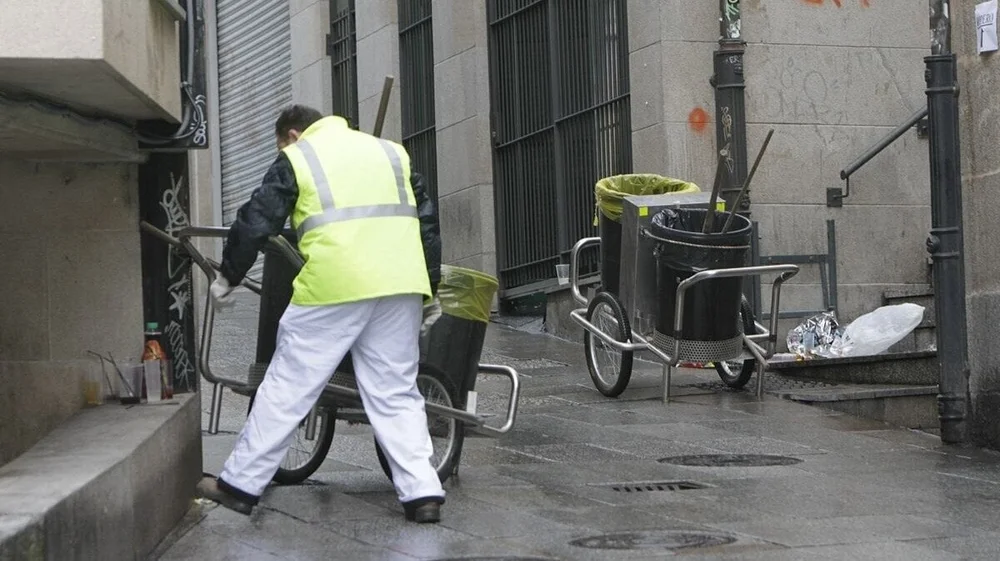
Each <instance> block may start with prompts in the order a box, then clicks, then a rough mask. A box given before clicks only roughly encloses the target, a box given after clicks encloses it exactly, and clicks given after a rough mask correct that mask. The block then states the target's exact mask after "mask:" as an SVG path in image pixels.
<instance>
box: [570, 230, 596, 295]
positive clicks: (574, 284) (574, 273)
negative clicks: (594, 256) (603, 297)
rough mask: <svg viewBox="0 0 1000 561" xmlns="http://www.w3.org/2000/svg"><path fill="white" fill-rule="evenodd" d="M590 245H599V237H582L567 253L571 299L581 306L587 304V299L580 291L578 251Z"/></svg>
mask: <svg viewBox="0 0 1000 561" xmlns="http://www.w3.org/2000/svg"><path fill="white" fill-rule="evenodd" d="M592 245H598V246H599V245H601V238H583V239H581V240H580V241H578V242H576V244H574V245H573V250H572V251H571V252H570V254H569V284H570V290H571V291H572V292H573V299H574V300H576V301H577V302H579V303H580V305H581V306H586V305H587V299H586V298H584V296H583V293H582V292H580V252H581V251H583V250H584V249H585V248H587V247H590V246H592Z"/></svg>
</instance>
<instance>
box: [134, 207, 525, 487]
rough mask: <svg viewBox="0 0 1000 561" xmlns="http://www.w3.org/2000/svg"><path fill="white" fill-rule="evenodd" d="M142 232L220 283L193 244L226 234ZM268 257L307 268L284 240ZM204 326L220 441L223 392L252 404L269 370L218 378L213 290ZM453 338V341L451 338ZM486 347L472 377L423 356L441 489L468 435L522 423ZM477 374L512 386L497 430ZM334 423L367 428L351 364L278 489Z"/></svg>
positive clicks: (306, 469)
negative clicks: (479, 396)
mask: <svg viewBox="0 0 1000 561" xmlns="http://www.w3.org/2000/svg"><path fill="white" fill-rule="evenodd" d="M141 227H142V229H143V230H144V231H145V232H147V233H149V234H151V235H153V236H155V237H156V238H158V239H160V240H162V241H164V242H166V243H167V244H169V245H170V246H171V247H172V248H173V249H172V250H174V251H178V252H181V253H183V254H185V255H187V256H189V257H190V258H191V259H192V260H193V262H194V263H195V264H197V265H198V268H199V269H201V271H202V272H203V273H204V274H205V276H206V277H207V279H208V281H209V283H211V282H212V281H213V280H214V279H215V276H216V274H217V271H218V269H219V264H218V263H216V262H214V261H212V260H211V259H208V258H207V257H205V256H204V255H203V254H202V253H201V252H200V251H198V249H197V248H196V247H195V246H194V245H193V243H192V239H194V238H224V237H225V236H226V235H227V233H228V229H227V228H218V227H187V228H184V229H181V230H179V231H177V232H175V234H176V237H175V236H174V235H170V234H168V233H166V232H164V231H163V230H160V229H158V228H156V227H155V226H152V225H151V224H149V223H147V222H142V223H141ZM267 250H268V251H270V252H272V253H275V254H277V255H280V256H281V257H282V258H284V259H287V261H288V262H289V263H291V264H292V266H293V270H294V271H296V272H297V271H298V270H299V269H301V267H302V265H303V264H304V261H303V258H302V256H301V254H299V252H298V251H297V250H296V249H295V247H294V246H293V245H292V244H291V243H290V242H289V241H288V240H287V239H285V238H284V237H282V236H276V237H272V238H270V239H269V240H268V243H267ZM242 286H244V287H245V288H247V289H249V290H250V291H251V292H253V293H255V294H257V295H258V296H262V292H263V291H264V287H263V286H262V283H261V282H257V281H254V280H251V279H245V280H244V281H243V282H242ZM439 296H440V291H439ZM442 298H443V296H442ZM442 307H443V308H445V316H442V318H445V317H447V314H448V311H447V306H446V303H445V302H442ZM202 321H203V323H202V331H201V340H200V345H199V348H198V368H199V370H200V372H201V374H202V376H203V377H204V378H205V380H207V381H208V382H209V383H210V384H212V406H211V411H210V416H209V426H208V432H209V434H213V435H214V434H217V433H218V431H219V420H220V416H221V412H222V392H223V389H224V388H226V389H229V390H232V391H233V392H234V393H236V394H238V395H242V396H245V397H249V398H250V399H251V405H252V400H253V396H254V395H255V393H256V391H257V387H258V386H259V384H260V381H261V379H262V378H263V373H264V370H266V365H260V364H255V365H251V367H250V374H249V376H248V379H246V380H238V379H231V378H224V377H221V376H216V375H215V374H213V373H212V368H211V366H210V360H209V359H210V354H211V347H212V332H213V327H214V325H215V309H214V307H213V305H212V301H211V295H210V294H208V291H206V295H205V306H204V315H203V320H202ZM443 323H447V322H442V321H441V320H438V323H436V324H435V325H434V326H433V327H432V328H431V330H430V334H429V335H428V338H425V339H424V341H423V342H422V347H426V341H427V340H428V339H429V340H434V339H435V330H436V329H438V327H439V326H440V325H442V324H443ZM442 329H443V328H442ZM482 329H483V334H484V335H485V326H482ZM446 335H447V334H446ZM449 338H451V339H454V338H453V337H449ZM481 344H482V341H481V340H480V347H479V349H477V350H474V352H471V353H469V354H470V356H471V361H466V362H468V363H470V368H471V369H472V371H470V372H445V371H444V370H443V368H446V367H443V366H442V365H441V364H440V363H436V364H435V363H433V361H427V360H425V354H424V353H423V352H422V353H421V363H420V368H419V372H418V375H417V387H418V389H419V391H420V393H421V394H422V395H423V396H424V399H425V401H426V405H425V410H426V412H427V418H428V419H427V420H428V428H429V431H430V433H431V441H432V446H433V456H432V458H431V461H432V464H433V465H434V467H435V469H436V471H437V473H438V476H439V477H440V478H441V481H442V482H444V481H445V480H447V479H448V478H449V477H450V476H451V475H454V474H457V473H458V466H459V461H460V457H461V453H462V445H463V443H464V439H465V431H466V429H468V430H470V431H473V432H476V433H480V434H483V435H487V436H500V435H503V434H506V433H507V432H508V431H510V430H511V428H512V427H513V426H514V422H515V419H516V417H517V403H518V400H519V397H520V393H521V385H520V379H519V377H518V373H517V371H516V370H514V369H513V368H510V367H508V366H500V365H490V364H478V360H479V355H480V353H481V350H482V348H481ZM479 374H488V375H500V376H502V377H505V378H507V379H508V380H509V381H510V391H509V395H508V402H507V411H506V415H505V417H504V418H503V423H502V424H500V425H499V426H497V425H495V424H487V423H488V421H490V420H491V419H489V418H488V417H487V416H486V415H479V414H477V413H476V411H475V403H476V400H475V399H474V398H473V399H469V397H470V395H472V394H474V391H473V389H472V388H473V386H474V380H475V377H476V376H477V375H479ZM456 378H459V379H466V380H471V383H461V381H456ZM248 410H249V409H248ZM336 420H345V421H348V422H351V423H367V417H366V415H365V412H364V408H363V406H362V403H361V396H360V394H359V393H358V389H357V384H356V382H355V379H354V374H353V371H352V369H351V368H350V360H345V361H344V362H343V363H342V364H341V366H340V367H339V368H337V371H336V372H334V373H331V380H330V382H329V383H328V384H327V386H326V388H325V389H324V390H323V393H322V395H321V397H320V399H319V401H318V402H317V404H316V406H315V407H314V408H313V409H312V411H311V412H310V414H309V415H308V416H307V417H306V418H305V419H303V420H302V422H301V423H300V425H299V428H298V430H297V431H296V434H295V439H294V441H293V444H292V446H291V448H290V449H289V451H288V454H287V455H286V457H285V458H284V460H283V461H282V464H281V466H280V467H279V469H278V472H277V473H276V474H275V476H274V481H275V482H276V483H280V484H297V483H301V482H303V481H305V480H306V479H307V478H308V477H309V476H310V475H312V474H313V473H314V472H315V471H316V470H317V469H318V468H319V466H320V465H321V464H322V463H323V461H324V460H325V459H326V455H327V453H328V452H329V449H330V445H331V442H332V440H333V436H334V427H335V421H336ZM375 448H376V453H377V454H378V459H379V463H380V464H381V466H382V469H383V471H384V472H385V474H386V476H388V477H389V478H390V479H391V478H392V475H391V472H390V470H389V464H388V462H387V461H386V458H385V456H384V454H383V452H382V450H381V449H380V448H379V446H378V443H377V442H376V443H375Z"/></svg>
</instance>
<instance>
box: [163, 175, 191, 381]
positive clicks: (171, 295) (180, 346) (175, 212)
mask: <svg viewBox="0 0 1000 561" xmlns="http://www.w3.org/2000/svg"><path fill="white" fill-rule="evenodd" d="M183 186H184V176H183V175H178V176H176V177H175V176H174V174H173V173H171V174H170V184H169V187H168V188H167V189H164V191H163V195H161V197H160V201H159V204H160V208H162V209H163V213H164V214H165V215H166V224H165V227H164V230H165V231H166V232H167V233H168V234H170V235H172V236H174V235H176V233H177V232H178V231H180V230H181V229H183V228H186V227H188V226H190V225H191V221H190V220H189V218H188V213H187V210H186V209H185V208H184V207H185V205H184V204H182V203H183V200H182V197H183V196H185V195H186V192H187V191H186V189H183ZM167 301H168V306H167V324H166V326H165V327H164V329H163V333H164V335H165V336H166V339H167V341H166V343H167V347H168V349H167V353H168V354H169V356H170V358H171V360H172V361H173V365H174V386H175V387H177V386H181V387H192V379H193V378H194V376H195V368H194V364H193V363H192V361H191V357H190V356H189V355H188V350H187V344H186V343H187V341H186V337H185V325H186V321H187V320H188V319H189V316H190V314H192V313H193V303H192V301H191V258H190V257H188V256H187V255H185V254H183V253H182V252H181V251H179V250H178V249H177V248H174V247H171V248H170V249H169V250H168V251H167Z"/></svg>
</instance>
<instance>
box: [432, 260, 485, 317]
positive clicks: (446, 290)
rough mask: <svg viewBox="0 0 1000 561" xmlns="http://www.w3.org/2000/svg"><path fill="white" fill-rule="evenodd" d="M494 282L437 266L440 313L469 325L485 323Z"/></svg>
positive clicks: (468, 271) (475, 273) (476, 273)
mask: <svg viewBox="0 0 1000 561" xmlns="http://www.w3.org/2000/svg"><path fill="white" fill-rule="evenodd" d="M499 287H500V285H499V283H498V282H497V279H496V278H494V277H492V276H490V275H487V274H486V273H482V272H480V271H475V270H473V269H464V268H462V267H454V266H452V265H441V282H440V284H438V293H437V296H438V300H439V301H440V302H441V313H443V314H448V315H450V316H455V317H458V318H462V319H467V320H470V321H479V322H482V323H489V321H490V307H491V305H492V304H493V296H494V295H495V294H496V293H497V289H498V288H499Z"/></svg>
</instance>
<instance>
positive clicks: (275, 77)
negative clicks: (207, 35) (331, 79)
mask: <svg viewBox="0 0 1000 561" xmlns="http://www.w3.org/2000/svg"><path fill="white" fill-rule="evenodd" d="M216 9H217V14H218V15H217V18H218V42H219V121H220V122H219V134H220V143H219V145H220V150H221V152H222V221H223V224H224V225H226V226H228V225H230V224H232V222H233V220H234V219H235V217H236V211H237V210H238V209H239V207H240V205H242V204H243V203H245V202H246V201H247V200H248V199H249V198H250V194H251V193H252V192H253V190H254V189H256V188H257V186H258V185H260V181H261V179H262V178H263V176H264V172H265V171H267V167H268V166H269V165H271V162H273V161H274V158H275V157H276V156H277V152H276V149H275V146H274V129H273V127H274V119H275V118H277V116H278V112H280V111H281V109H282V108H283V107H285V106H287V105H289V104H290V103H291V102H292V54H291V27H290V24H289V20H290V14H289V8H288V0H218V1H217V8H216ZM262 264H263V260H262V259H258V260H257V263H256V264H255V265H254V267H253V268H252V269H251V270H250V276H251V277H253V278H256V279H259V278H260V269H261V267H262Z"/></svg>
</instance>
